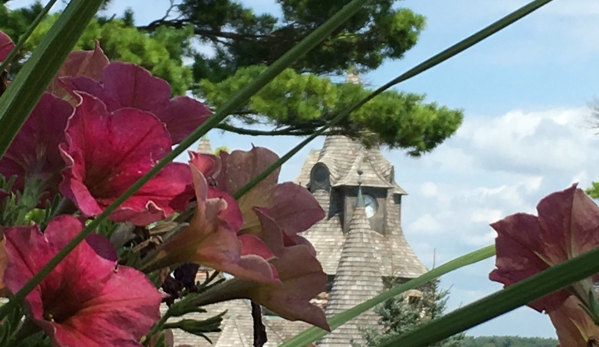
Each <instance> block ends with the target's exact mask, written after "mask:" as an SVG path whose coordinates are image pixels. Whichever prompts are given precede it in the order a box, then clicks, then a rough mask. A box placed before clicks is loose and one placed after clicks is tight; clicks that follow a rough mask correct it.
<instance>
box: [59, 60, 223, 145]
mask: <svg viewBox="0 0 599 347" xmlns="http://www.w3.org/2000/svg"><path fill="white" fill-rule="evenodd" d="M102 78H103V85H102V83H100V81H94V80H93V79H90V78H87V77H76V78H63V79H62V82H63V83H64V85H65V87H66V88H67V89H68V90H70V91H71V92H72V91H82V92H86V93H90V94H92V95H94V96H96V97H98V98H100V99H101V100H102V101H103V102H104V103H105V104H106V107H107V108H108V110H109V111H116V110H118V109H121V108H127V107H130V108H136V109H139V110H142V111H147V112H150V113H153V114H154V115H156V116H157V117H158V118H159V119H160V120H161V121H162V122H164V123H165V124H166V127H167V129H168V131H169V133H170V134H171V137H172V141H173V144H177V143H179V142H181V140H183V139H184V138H185V137H187V136H188V135H189V134H190V133H191V132H192V131H193V130H194V129H195V128H197V127H198V126H200V125H201V124H202V123H203V122H204V121H206V119H207V118H208V117H209V116H210V115H211V111H210V109H208V108H207V107H206V106H205V105H204V104H202V103H201V102H199V101H196V100H194V99H191V98H189V97H187V96H179V97H175V98H173V99H171V87H170V85H169V84H168V82H166V81H165V80H163V79H161V78H158V77H154V76H152V74H151V73H150V72H149V71H147V70H146V69H144V68H142V67H140V66H137V65H135V64H129V63H121V62H115V63H111V64H109V65H108V66H106V68H104V71H103V75H102Z"/></svg>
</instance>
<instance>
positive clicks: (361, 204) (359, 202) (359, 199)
mask: <svg viewBox="0 0 599 347" xmlns="http://www.w3.org/2000/svg"><path fill="white" fill-rule="evenodd" d="M363 173H364V171H362V169H358V177H359V178H358V197H356V205H355V207H362V208H364V207H366V203H364V196H363V195H362V174H363Z"/></svg>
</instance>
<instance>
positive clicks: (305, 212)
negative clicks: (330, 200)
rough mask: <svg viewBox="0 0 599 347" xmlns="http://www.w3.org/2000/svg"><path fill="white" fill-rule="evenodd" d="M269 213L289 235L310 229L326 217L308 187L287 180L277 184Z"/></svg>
mask: <svg viewBox="0 0 599 347" xmlns="http://www.w3.org/2000/svg"><path fill="white" fill-rule="evenodd" d="M268 215H269V216H270V217H271V218H273V219H274V220H276V221H277V224H278V225H279V226H280V227H281V228H282V229H283V230H285V233H287V234H289V235H295V234H297V233H300V232H302V231H305V230H308V229H310V227H311V226H312V225H314V224H316V222H318V221H320V220H322V219H323V218H324V217H325V212H324V210H323V209H322V207H321V206H320V204H319V203H318V201H316V199H315V198H314V195H312V193H310V191H308V190H307V189H306V188H304V187H302V186H300V185H298V184H295V183H292V182H286V183H281V184H279V185H277V187H276V189H275V197H274V203H273V205H272V207H269V208H268Z"/></svg>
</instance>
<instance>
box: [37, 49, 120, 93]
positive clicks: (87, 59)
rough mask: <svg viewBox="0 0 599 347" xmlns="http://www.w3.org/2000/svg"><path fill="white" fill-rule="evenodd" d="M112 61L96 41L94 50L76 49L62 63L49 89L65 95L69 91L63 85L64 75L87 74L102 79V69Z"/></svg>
mask: <svg viewBox="0 0 599 347" xmlns="http://www.w3.org/2000/svg"><path fill="white" fill-rule="evenodd" d="M109 63H110V61H109V60H108V57H107V56H106V55H105V54H104V51H103V50H102V48H101V47H100V43H99V42H98V41H96V45H95V47H94V50H93V51H74V52H71V53H70V54H69V56H68V57H67V59H66V60H65V62H64V63H63V64H62V66H61V67H60V69H59V70H58V73H57V74H56V77H54V80H53V81H52V83H51V84H50V85H49V86H48V91H49V92H51V93H53V94H54V95H58V96H60V97H64V96H65V95H67V94H68V92H67V91H66V90H65V89H64V88H63V87H62V83H61V82H60V79H61V78H62V77H66V76H69V77H75V76H87V77H89V78H92V79H95V80H98V81H102V71H103V70H104V68H105V67H106V66H107V65H108V64H109Z"/></svg>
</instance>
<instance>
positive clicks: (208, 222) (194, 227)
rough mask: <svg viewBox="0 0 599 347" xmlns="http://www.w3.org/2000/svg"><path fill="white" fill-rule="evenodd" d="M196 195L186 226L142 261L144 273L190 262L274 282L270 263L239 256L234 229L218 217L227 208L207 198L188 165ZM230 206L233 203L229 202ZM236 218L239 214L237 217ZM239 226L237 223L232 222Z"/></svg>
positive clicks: (202, 180) (252, 256) (196, 172)
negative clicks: (149, 257)
mask: <svg viewBox="0 0 599 347" xmlns="http://www.w3.org/2000/svg"><path fill="white" fill-rule="evenodd" d="M190 168H191V171H192V175H193V185H194V188H195V194H196V202H197V206H196V211H195V215H194V217H193V219H192V220H191V222H190V224H189V226H188V227H187V228H185V229H184V230H183V231H181V232H180V233H179V234H177V235H176V236H174V237H173V238H172V239H169V240H167V241H166V242H165V243H164V244H163V245H162V246H161V247H160V248H159V250H158V252H157V253H156V255H154V256H153V257H152V258H151V259H149V260H146V265H144V266H143V268H144V269H145V270H146V271H150V270H154V269H158V268H161V267H165V266H169V265H172V264H178V263H186V262H194V263H196V264H202V265H206V266H209V267H211V268H213V269H216V270H220V271H224V272H226V273H229V274H231V275H233V276H235V277H238V278H243V279H247V280H251V281H258V282H268V283H273V282H274V283H277V282H278V281H277V280H276V279H275V277H274V275H275V274H274V273H273V270H272V268H271V266H270V264H269V263H268V262H267V261H266V260H265V259H264V258H262V257H261V256H260V255H256V254H243V252H242V242H241V240H240V239H239V238H238V237H237V230H235V229H231V225H230V223H229V222H227V221H225V220H224V219H222V218H221V215H220V212H221V211H223V210H226V209H227V208H237V207H236V205H233V206H227V205H228V203H227V202H226V201H225V200H224V199H222V198H209V197H208V192H209V188H208V184H207V182H206V179H205V178H204V176H203V175H202V173H201V172H200V171H199V170H198V169H197V168H196V167H195V166H193V165H190ZM233 203H234V201H233ZM238 215H239V217H240V216H241V214H239V213H238ZM233 224H236V225H240V224H241V222H233Z"/></svg>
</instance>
